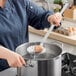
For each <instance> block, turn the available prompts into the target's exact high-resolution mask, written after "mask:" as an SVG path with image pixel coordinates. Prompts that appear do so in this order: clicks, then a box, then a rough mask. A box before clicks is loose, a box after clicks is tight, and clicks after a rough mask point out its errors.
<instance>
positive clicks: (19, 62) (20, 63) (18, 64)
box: [17, 57, 23, 67]
mask: <svg viewBox="0 0 76 76" xmlns="http://www.w3.org/2000/svg"><path fill="white" fill-rule="evenodd" d="M22 66H23V64H22V62H21V60H20V57H18V59H17V67H22Z"/></svg>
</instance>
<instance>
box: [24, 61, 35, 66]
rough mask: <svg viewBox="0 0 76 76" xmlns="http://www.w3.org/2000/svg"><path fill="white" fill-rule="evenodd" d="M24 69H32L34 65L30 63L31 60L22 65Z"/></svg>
mask: <svg viewBox="0 0 76 76" xmlns="http://www.w3.org/2000/svg"><path fill="white" fill-rule="evenodd" d="M23 66H24V67H34V64H33V63H32V61H31V60H29V62H28V60H27V61H26V65H23Z"/></svg>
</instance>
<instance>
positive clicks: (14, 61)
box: [0, 46, 25, 67]
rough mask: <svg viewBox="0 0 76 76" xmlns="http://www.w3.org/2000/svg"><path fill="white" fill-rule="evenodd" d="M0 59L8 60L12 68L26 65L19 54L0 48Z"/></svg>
mask: <svg viewBox="0 0 76 76" xmlns="http://www.w3.org/2000/svg"><path fill="white" fill-rule="evenodd" d="M0 58H2V59H6V60H7V61H8V64H9V66H11V67H22V66H23V64H25V61H24V59H23V58H22V57H21V56H20V55H19V54H17V53H14V52H12V51H10V50H9V49H7V48H4V47H3V46H0Z"/></svg>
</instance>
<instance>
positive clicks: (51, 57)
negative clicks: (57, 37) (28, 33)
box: [16, 42, 62, 76]
mask: <svg viewBox="0 0 76 76" xmlns="http://www.w3.org/2000/svg"><path fill="white" fill-rule="evenodd" d="M39 44H40V42H31V43H24V44H22V45H20V46H18V47H17V48H16V52H17V53H19V54H20V55H22V56H23V58H24V59H25V61H26V62H27V65H26V66H25V69H28V70H27V71H28V72H26V76H61V54H62V48H61V47H59V46H58V45H56V44H50V43H44V44H43V46H44V47H45V48H46V52H45V53H43V54H32V55H31V54H28V52H27V48H28V47H29V46H31V45H39ZM17 76H22V74H21V68H17Z"/></svg>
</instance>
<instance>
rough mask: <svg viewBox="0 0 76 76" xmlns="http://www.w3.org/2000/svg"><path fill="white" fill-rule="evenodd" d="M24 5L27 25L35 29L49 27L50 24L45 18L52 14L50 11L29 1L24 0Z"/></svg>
mask: <svg viewBox="0 0 76 76" xmlns="http://www.w3.org/2000/svg"><path fill="white" fill-rule="evenodd" d="M25 5H26V12H27V16H28V23H29V25H31V26H32V27H34V28H36V29H44V28H49V27H50V23H49V22H48V21H47V17H48V16H49V15H52V14H53V13H54V12H53V11H52V10H50V11H46V10H45V9H43V8H42V7H39V6H37V5H36V4H35V3H33V2H31V1H30V0H25Z"/></svg>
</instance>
